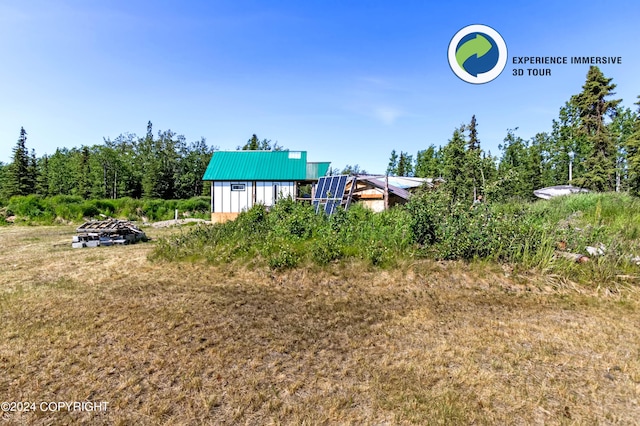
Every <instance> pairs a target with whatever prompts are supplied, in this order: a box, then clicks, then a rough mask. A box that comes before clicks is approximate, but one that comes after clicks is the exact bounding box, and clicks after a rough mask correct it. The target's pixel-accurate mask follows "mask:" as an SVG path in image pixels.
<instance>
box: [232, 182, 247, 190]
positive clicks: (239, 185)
mask: <svg viewBox="0 0 640 426" xmlns="http://www.w3.org/2000/svg"><path fill="white" fill-rule="evenodd" d="M245 189H246V184H244V183H232V184H231V190H232V191H244V190H245Z"/></svg>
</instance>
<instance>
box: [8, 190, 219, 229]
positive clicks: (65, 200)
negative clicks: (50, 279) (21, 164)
mask: <svg viewBox="0 0 640 426" xmlns="http://www.w3.org/2000/svg"><path fill="white" fill-rule="evenodd" d="M176 209H177V210H178V211H179V212H180V213H181V214H187V215H189V216H190V217H200V218H206V219H208V218H209V198H207V197H194V198H190V199H188V200H157V199H149V200H138V199H133V198H119V199H116V200H110V199H104V200H85V199H83V198H81V197H77V196H69V195H58V196H54V197H40V196H38V195H28V196H16V197H12V198H11V199H10V200H8V202H6V205H4V206H0V222H1V223H6V219H7V218H8V217H12V216H13V217H15V221H16V222H17V223H23V224H39V225H52V224H55V223H61V222H74V223H78V222H82V221H84V220H85V219H91V218H101V217H103V216H107V217H116V218H122V219H129V220H142V221H145V220H146V221H157V220H168V219H173V218H174V214H175V210H176Z"/></svg>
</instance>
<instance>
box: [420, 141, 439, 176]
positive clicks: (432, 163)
mask: <svg viewBox="0 0 640 426" xmlns="http://www.w3.org/2000/svg"><path fill="white" fill-rule="evenodd" d="M414 174H415V176H417V177H423V178H436V177H440V176H442V149H441V148H438V149H437V150H436V147H435V146H433V145H430V146H429V147H428V148H427V149H424V150H421V151H418V154H417V155H416V164H415V169H414Z"/></svg>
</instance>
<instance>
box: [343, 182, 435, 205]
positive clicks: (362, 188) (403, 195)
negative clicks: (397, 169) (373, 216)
mask: <svg viewBox="0 0 640 426" xmlns="http://www.w3.org/2000/svg"><path fill="white" fill-rule="evenodd" d="M442 182H444V180H442V179H440V178H436V179H432V178H417V177H404V176H388V177H387V176H357V177H352V178H350V179H349V182H348V183H347V187H346V189H345V192H347V193H349V194H351V198H352V201H353V202H354V203H362V204H364V205H365V206H367V207H368V208H370V209H371V210H373V211H374V212H381V211H383V210H384V209H385V191H386V193H387V201H386V205H387V207H393V206H395V205H396V204H404V203H406V202H407V201H408V200H409V198H411V195H412V193H413V192H414V191H415V190H416V189H418V188H420V187H428V188H434V187H436V186H438V185H439V184H440V183H442ZM354 183H355V186H354V187H353V189H352V186H353V185H354Z"/></svg>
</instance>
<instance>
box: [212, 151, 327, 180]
mask: <svg viewBox="0 0 640 426" xmlns="http://www.w3.org/2000/svg"><path fill="white" fill-rule="evenodd" d="M329 164H330V163H307V152H306V151H216V152H214V153H213V156H212V157H211V161H209V165H208V166H207V170H205V172H204V176H203V177H202V180H212V181H222V180H227V181H233V180H236V181H238V180H286V181H292V180H293V181H304V180H317V179H318V174H319V173H321V172H322V175H324V174H326V171H327V170H328V168H329Z"/></svg>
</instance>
